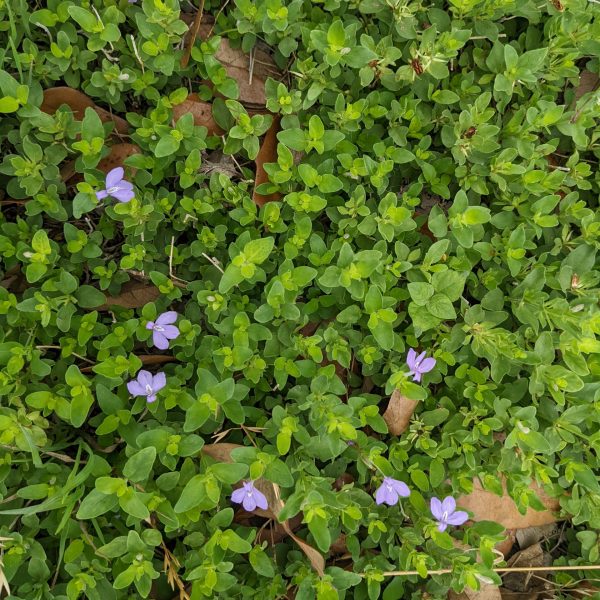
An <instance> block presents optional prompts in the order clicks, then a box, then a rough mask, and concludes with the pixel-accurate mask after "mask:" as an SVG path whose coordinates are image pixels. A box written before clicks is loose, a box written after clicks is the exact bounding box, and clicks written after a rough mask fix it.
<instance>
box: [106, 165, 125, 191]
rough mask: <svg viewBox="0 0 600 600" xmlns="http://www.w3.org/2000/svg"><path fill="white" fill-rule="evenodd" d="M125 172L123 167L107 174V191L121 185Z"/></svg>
mask: <svg viewBox="0 0 600 600" xmlns="http://www.w3.org/2000/svg"><path fill="white" fill-rule="evenodd" d="M124 175H125V171H124V169H123V167H115V168H114V169H111V170H110V171H109V172H108V173H107V174H106V189H109V188H111V187H115V186H117V185H119V184H120V183H121V181H122V180H123V176H124Z"/></svg>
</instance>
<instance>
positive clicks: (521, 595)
mask: <svg viewBox="0 0 600 600" xmlns="http://www.w3.org/2000/svg"><path fill="white" fill-rule="evenodd" d="M500 597H501V598H502V600H540V592H535V591H534V592H513V591H512V590H509V589H507V588H505V587H501V588H500ZM541 598H542V599H543V600H546V596H541Z"/></svg>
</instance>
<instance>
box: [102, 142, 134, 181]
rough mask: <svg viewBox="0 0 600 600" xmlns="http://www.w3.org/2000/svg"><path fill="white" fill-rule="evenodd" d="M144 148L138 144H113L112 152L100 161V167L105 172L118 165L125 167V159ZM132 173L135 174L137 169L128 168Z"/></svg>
mask: <svg viewBox="0 0 600 600" xmlns="http://www.w3.org/2000/svg"><path fill="white" fill-rule="evenodd" d="M141 153H142V150H141V148H140V147H139V146H136V144H125V143H123V144H113V145H112V146H111V148H110V154H108V156H105V157H104V158H103V159H102V160H101V161H100V162H99V163H98V167H97V168H98V169H100V171H103V172H104V173H108V172H109V171H110V170H111V169H114V168H116V167H124V166H125V164H124V163H125V159H126V158H129V157H130V156H133V155H134V154H141ZM127 169H128V171H129V173H130V174H131V175H134V174H135V172H136V170H137V169H134V168H131V167H128V168H127Z"/></svg>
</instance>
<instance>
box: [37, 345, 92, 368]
mask: <svg viewBox="0 0 600 600" xmlns="http://www.w3.org/2000/svg"><path fill="white" fill-rule="evenodd" d="M35 348H36V350H63V348H62V347H61V346H36V347H35ZM69 356H75V357H76V358H78V359H79V360H82V361H83V362H86V363H88V364H90V365H95V364H96V363H95V362H94V361H93V360H90V359H89V358H86V357H85V356H81V355H80V354H75V352H71V354H70V355H69Z"/></svg>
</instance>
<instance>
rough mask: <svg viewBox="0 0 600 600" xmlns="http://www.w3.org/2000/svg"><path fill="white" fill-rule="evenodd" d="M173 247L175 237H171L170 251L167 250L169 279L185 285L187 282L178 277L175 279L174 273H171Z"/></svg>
mask: <svg viewBox="0 0 600 600" xmlns="http://www.w3.org/2000/svg"><path fill="white" fill-rule="evenodd" d="M174 247H175V236H174V235H173V236H171V249H170V250H169V277H170V278H171V279H173V280H176V281H181V283H185V284H186V285H187V283H188V282H187V281H184V280H183V279H181V278H180V277H177V275H175V273H173V249H174Z"/></svg>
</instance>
